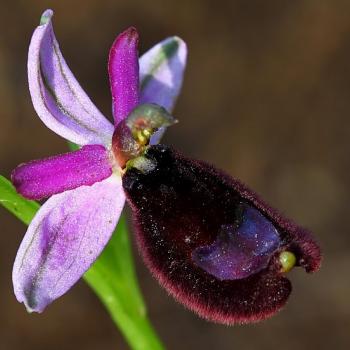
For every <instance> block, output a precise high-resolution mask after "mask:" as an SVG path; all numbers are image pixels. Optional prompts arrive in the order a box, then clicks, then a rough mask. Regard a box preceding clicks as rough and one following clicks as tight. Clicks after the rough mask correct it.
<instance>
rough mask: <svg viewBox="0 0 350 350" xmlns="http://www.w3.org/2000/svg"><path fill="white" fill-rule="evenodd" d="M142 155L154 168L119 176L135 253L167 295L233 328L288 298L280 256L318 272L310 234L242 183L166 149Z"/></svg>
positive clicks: (156, 148)
mask: <svg viewBox="0 0 350 350" xmlns="http://www.w3.org/2000/svg"><path fill="white" fill-rule="evenodd" d="M144 157H146V158H147V159H148V160H149V161H151V162H152V164H154V167H151V168H150V170H149V171H146V172H145V171H140V170H138V169H136V168H134V167H130V168H128V169H127V171H126V173H125V174H124V176H123V187H124V190H125V193H126V195H127V199H128V201H129V203H130V205H131V208H132V211H133V217H134V223H135V226H136V235H137V242H138V245H139V249H140V252H141V254H142V255H143V257H144V259H145V262H146V264H147V266H148V267H149V268H150V270H151V271H152V273H153V275H154V276H155V277H156V278H157V279H158V280H159V282H160V283H161V284H162V285H163V286H164V287H165V288H166V289H167V291H168V292H169V293H170V294H171V295H173V296H174V297H175V299H177V300H178V301H180V302H181V303H183V304H184V305H186V306H187V307H189V308H190V309H192V310H193V311H195V312H196V313H198V314H199V315H200V316H202V317H204V318H206V319H209V320H212V321H215V322H220V323H225V324H233V323H237V322H239V323H245V322H254V321H259V320H262V319H264V318H267V317H268V316H271V315H273V314H274V313H275V312H277V311H278V310H279V309H280V308H281V307H282V306H283V305H284V304H285V303H286V301H287V299H288V296H289V294H290V292H291V283H290V281H289V280H288V279H287V278H285V277H284V274H283V271H287V269H284V270H283V268H282V266H281V262H280V261H281V260H280V259H279V257H280V254H281V252H286V251H288V252H290V254H291V255H292V256H293V257H294V256H295V258H296V265H297V266H302V267H304V268H305V270H306V271H307V272H314V271H316V270H317V269H318V268H319V265H320V250H319V248H318V246H317V244H316V243H315V242H314V240H313V239H312V237H311V235H310V234H309V232H308V231H306V230H305V229H303V228H300V227H298V226H296V225H295V224H294V223H292V222H291V221H289V220H286V219H285V218H283V217H282V216H281V215H280V214H278V213H277V212H276V211H275V210H273V209H271V208H270V207H269V206H267V205H266V204H265V203H264V202H263V201H262V200H260V199H259V198H258V196H257V195H256V194H255V193H254V192H252V191H250V190H249V189H248V188H247V187H245V186H244V185H243V184H241V183H240V182H239V181H237V180H235V179H233V178H231V177H230V176H228V175H226V174H224V173H223V172H221V171H219V170H217V169H215V168H214V167H212V166H210V165H208V164H206V163H204V162H199V161H195V160H191V159H188V158H185V157H183V156H182V155H180V154H179V153H177V152H176V151H174V150H173V149H171V148H169V147H166V146H164V145H156V146H150V147H149V148H148V150H147V152H146V154H145V155H144ZM285 256H288V254H287V255H285ZM285 256H284V257H285Z"/></svg>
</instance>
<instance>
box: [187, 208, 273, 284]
mask: <svg viewBox="0 0 350 350" xmlns="http://www.w3.org/2000/svg"><path fill="white" fill-rule="evenodd" d="M241 220H242V221H241V223H240V225H239V226H238V227H236V226H235V225H223V226H222V227H221V230H220V232H219V234H218V236H217V238H216V240H215V241H214V242H213V243H212V244H211V245H208V246H204V247H199V248H197V249H195V250H194V251H193V253H192V259H193V261H194V262H195V263H196V264H197V265H198V266H199V267H201V268H202V269H203V270H205V271H206V272H208V273H210V274H211V275H213V276H215V277H216V278H218V279H219V280H236V279H242V278H246V277H248V276H250V275H252V274H255V273H257V272H259V271H261V270H262V269H264V268H266V267H267V265H268V263H269V260H270V258H271V256H272V254H273V253H274V252H275V251H276V249H278V247H279V245H280V237H279V234H278V232H277V230H276V228H275V227H274V226H273V224H272V223H271V222H270V221H269V220H268V219H266V218H265V217H264V216H263V215H262V214H261V213H260V212H259V211H258V210H257V209H254V208H253V207H251V206H248V205H244V210H243V214H242V219H241Z"/></svg>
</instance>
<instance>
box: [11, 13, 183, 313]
mask: <svg viewBox="0 0 350 350" xmlns="http://www.w3.org/2000/svg"><path fill="white" fill-rule="evenodd" d="M52 16H53V12H52V11H51V10H47V11H45V12H44V13H43V15H42V17H41V21H40V25H39V26H38V27H37V28H36V30H35V31H34V33H33V36H32V40H31V43H30V47H29V54H28V80H29V89H30V93H31V97H32V101H33V105H34V108H35V110H36V112H37V114H38V116H39V117H40V119H41V120H42V121H43V122H44V124H45V125H46V126H47V127H48V128H50V129H51V130H53V131H54V132H56V133H57V134H58V135H60V136H62V137H64V138H65V139H67V140H68V141H70V142H73V143H75V144H77V145H79V146H81V149H80V150H77V151H75V152H70V153H66V154H62V155H58V156H54V157H50V158H47V159H42V160H36V161H32V162H29V163H26V164H22V165H20V166H18V167H17V168H16V169H15V170H14V171H13V173H12V181H13V184H14V185H15V187H16V188H17V191H18V192H19V193H20V194H22V195H23V196H24V197H26V198H29V199H36V200H40V199H43V198H49V199H48V200H47V201H46V202H45V203H44V204H43V205H42V207H41V209H40V210H39V212H38V213H37V215H36V216H35V217H34V219H33V220H32V222H31V224H30V225H29V227H28V230H27V232H26V234H25V236H24V239H23V241H22V243H21V245H20V248H19V250H18V253H17V256H16V260H15V263H14V267H13V284H14V291H15V295H16V297H17V299H18V301H20V302H23V303H24V304H25V306H26V308H27V309H28V310H29V311H36V312H42V311H43V310H44V308H45V307H46V306H47V305H48V304H50V303H51V302H52V301H53V300H55V299H57V298H58V297H60V296H61V295H63V294H64V293H66V292H67V291H68V290H69V289H70V288H71V287H72V286H73V285H74V284H75V283H76V282H77V281H78V280H79V279H80V277H81V276H82V275H83V274H84V273H85V272H86V271H87V270H88V269H89V267H90V266H91V265H92V263H93V262H94V261H95V260H96V258H97V257H98V256H99V254H100V253H101V252H102V250H103V248H104V247H105V245H106V244H107V243H108V241H109V239H110V238H111V235H112V233H113V230H114V228H115V227H116V224H117V222H118V219H119V217H120V214H121V211H122V209H123V207H124V203H125V194H124V191H123V189H122V182H121V174H122V171H123V170H122V168H121V166H120V164H119V163H118V161H117V160H116V158H115V156H114V154H113V151H112V138H113V133H114V130H115V129H116V128H117V126H118V125H119V124H121V122H122V121H123V120H124V119H125V118H126V117H127V116H128V114H129V113H130V112H131V111H132V110H134V109H135V108H137V107H138V106H140V105H144V104H149V103H152V104H154V103H156V104H158V105H160V106H163V107H164V108H165V109H167V110H168V111H171V110H172V109H173V107H174V103H175V100H176V98H177V95H178V94H179V91H180V88H181V85H182V80H183V73H184V69H185V64H186V55H187V50H186V45H185V43H184V42H183V41H182V40H181V39H180V38H178V37H171V38H168V39H166V40H164V41H162V42H160V43H159V44H157V45H156V46H154V47H153V48H152V49H150V50H149V51H148V52H146V53H145V54H144V55H143V56H142V57H141V58H140V59H139V58H138V48H137V47H138V33H137V31H136V30H135V29H134V28H129V29H128V30H126V31H125V32H123V33H122V34H120V35H119V36H118V37H117V39H116V40H115V41H114V43H113V45H112V48H111V50H110V54H109V62H108V72H109V78H110V85H111V93H112V110H113V116H114V126H113V125H112V124H111V123H110V122H109V121H108V120H107V119H106V118H105V117H104V116H103V115H102V114H101V112H100V111H99V110H98V109H97V108H96V106H95V105H94V104H93V103H92V102H91V100H90V99H89V97H88V96H87V94H86V93H85V92H84V90H83V89H82V88H81V87H80V85H79V83H78V82H77V81H76V79H75V77H74V76H73V74H72V72H71V71H70V69H69V68H68V66H67V64H66V62H65V60H64V58H63V56H62V54H61V52H60V49H59V46H58V43H57V41H56V38H55V35H54V31H53V27H52V21H51V20H52ZM139 86H141V89H140V88H139ZM160 129H162V128H160ZM163 129H164V128H163Z"/></svg>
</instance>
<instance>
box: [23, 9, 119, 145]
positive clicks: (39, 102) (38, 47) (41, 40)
mask: <svg viewBox="0 0 350 350" xmlns="http://www.w3.org/2000/svg"><path fill="white" fill-rule="evenodd" d="M52 15H53V12H52V11H51V10H47V11H45V12H44V13H43V15H42V17H41V22H40V25H39V26H38V27H37V28H36V29H35V31H34V33H33V36H32V40H31V43H30V47H29V54H28V80H29V89H30V94H31V97H32V101H33V105H34V108H35V110H36V112H37V113H38V115H39V117H40V119H41V120H42V121H43V122H44V124H45V125H46V126H47V127H48V128H50V129H51V130H53V131H54V132H55V133H57V134H58V135H60V136H62V137H64V138H66V139H67V140H69V141H72V142H74V143H77V144H79V145H86V144H104V145H108V144H109V143H110V142H111V138H112V134H113V126H112V124H111V123H110V122H109V121H108V120H107V119H106V118H105V117H104V116H103V115H102V114H101V112H100V111H99V110H98V109H97V108H96V107H95V105H94V104H93V103H92V102H91V100H90V99H89V97H88V96H87V95H86V93H85V92H84V90H83V89H82V88H81V86H80V85H79V83H78V82H77V80H76V79H75V77H74V76H73V74H72V72H71V71H70V69H69V68H68V66H67V64H66V62H65V60H64V58H63V56H62V54H61V51H60V49H59V45H58V43H57V40H56V38H55V34H54V32H53V27H52V23H51V18H52Z"/></svg>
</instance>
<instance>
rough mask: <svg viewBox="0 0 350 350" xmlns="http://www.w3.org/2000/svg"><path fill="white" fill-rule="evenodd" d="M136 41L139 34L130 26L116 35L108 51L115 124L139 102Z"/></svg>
mask: <svg viewBox="0 0 350 350" xmlns="http://www.w3.org/2000/svg"><path fill="white" fill-rule="evenodd" d="M138 42H139V35H138V33H137V31H136V29H135V28H133V27H131V28H129V29H127V30H125V31H124V32H123V33H121V34H120V35H118V37H117V38H116V39H115V41H114V43H113V45H112V47H111V50H110V52H109V60H108V73H109V80H110V85H111V92H112V109H113V116H114V124H115V125H118V123H119V122H120V121H121V120H123V119H124V118H126V116H127V115H128V114H129V113H130V112H131V111H132V110H133V109H134V108H135V107H136V106H137V105H138V103H139V59H138Z"/></svg>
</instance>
